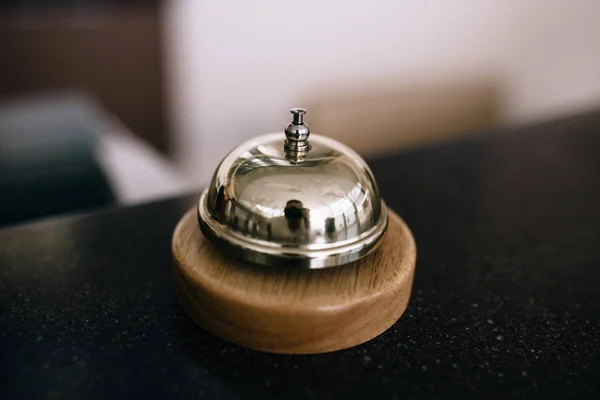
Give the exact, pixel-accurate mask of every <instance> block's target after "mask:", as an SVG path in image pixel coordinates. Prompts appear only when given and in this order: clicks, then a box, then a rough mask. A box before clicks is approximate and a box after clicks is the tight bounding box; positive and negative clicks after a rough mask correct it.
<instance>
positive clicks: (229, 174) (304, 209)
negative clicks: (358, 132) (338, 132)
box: [198, 109, 388, 268]
mask: <svg viewBox="0 0 600 400" xmlns="http://www.w3.org/2000/svg"><path fill="white" fill-rule="evenodd" d="M291 112H292V114H294V118H293V121H292V122H290V123H289V124H288V126H287V128H286V129H285V135H284V134H283V133H274V134H268V135H263V136H259V137H256V138H255V139H252V140H250V141H248V142H246V143H244V144H242V145H241V146H239V147H238V148H236V149H235V150H233V151H232V152H231V153H229V154H228V155H227V156H226V157H225V158H224V159H223V161H222V162H221V164H220V165H219V166H218V168H217V170H216V171H215V174H214V176H213V178H212V182H211V183H210V186H208V188H206V189H205V191H204V192H203V193H202V195H201V197H200V201H199V204H198V217H199V221H200V228H201V229H202V232H203V233H204V235H205V236H206V237H207V238H208V239H209V240H211V241H212V242H214V243H215V244H217V245H218V246H220V247H222V248H223V249H224V250H225V251H226V252H227V253H228V254H231V255H232V256H236V257H240V258H242V259H244V260H247V261H250V262H253V263H258V264H264V265H270V266H274V267H277V268H287V267H304V268H324V267H332V266H336V265H341V264H346V263H348V262H351V261H354V260H357V259H359V258H361V257H363V256H365V255H366V254H368V253H369V252H371V251H372V250H374V249H375V248H376V247H377V245H378V244H379V243H380V241H381V239H382V237H383V234H384V233H385V230H386V228H387V222H388V215H387V208H386V206H385V204H384V202H383V201H382V200H381V198H380V195H379V189H378V188H377V184H376V182H375V179H374V177H373V174H372V172H371V170H370V169H369V167H368V166H367V164H366V163H365V161H364V160H363V159H362V158H361V157H360V156H359V155H358V154H356V153H355V152H354V151H352V150H351V149H350V148H348V147H346V146H344V145H343V144H341V143H339V142H337V141H335V140H332V139H328V138H326V137H323V136H319V135H311V134H310V129H309V127H308V125H307V124H306V123H304V121H303V116H304V114H305V113H306V111H305V110H303V109H292V110H291ZM309 136H310V137H309Z"/></svg>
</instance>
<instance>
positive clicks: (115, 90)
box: [0, 0, 168, 153]
mask: <svg viewBox="0 0 600 400" xmlns="http://www.w3.org/2000/svg"><path fill="white" fill-rule="evenodd" d="M0 2H1V0H0ZM158 3H159V2H158V1H137V2H125V1H99V0H91V1H56V0H55V1H33V0H30V1H10V2H8V4H9V5H12V6H6V5H5V6H3V7H2V11H3V12H2V13H0V38H1V39H0V54H2V56H1V57H0V71H2V73H1V74H0V97H6V96H8V95H18V94H22V93H28V92H31V91H37V90H52V89H61V90H62V89H65V88H78V89H79V88H80V89H84V90H86V91H87V92H89V93H92V94H93V95H94V96H95V97H96V98H97V99H98V100H99V101H100V103H101V104H102V107H103V108H104V109H105V110H107V111H108V112H110V113H111V114H112V115H115V116H116V117H117V118H118V119H119V120H120V121H122V122H123V123H124V124H125V125H126V126H127V127H128V128H129V130H130V131H131V132H135V134H136V135H137V136H139V137H141V138H142V139H144V141H145V142H147V143H150V144H151V145H153V146H154V147H155V148H156V149H158V150H159V151H161V152H164V153H166V152H168V137H167V134H166V130H165V116H164V108H163V85H162V69H161V50H160V23H159V21H160V19H159V6H158Z"/></svg>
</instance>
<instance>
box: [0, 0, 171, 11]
mask: <svg viewBox="0 0 600 400" xmlns="http://www.w3.org/2000/svg"><path fill="white" fill-rule="evenodd" d="M159 3H161V0H0V10H2V9H4V10H6V9H8V10H14V9H24V8H26V9H31V8H34V7H35V8H52V7H66V6H68V7H71V8H82V7H97V6H106V5H119V6H127V5H128V6H137V5H156V4H159Z"/></svg>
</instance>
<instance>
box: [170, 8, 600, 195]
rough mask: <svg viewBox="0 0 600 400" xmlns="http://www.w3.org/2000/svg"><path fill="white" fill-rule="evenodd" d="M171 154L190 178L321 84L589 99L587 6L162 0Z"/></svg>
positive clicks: (560, 101) (591, 60)
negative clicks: (466, 88) (451, 87)
mask: <svg viewBox="0 0 600 400" xmlns="http://www.w3.org/2000/svg"><path fill="white" fill-rule="evenodd" d="M165 7H166V10H165V11H166V12H165V19H166V21H165V26H166V30H165V45H166V46H165V47H166V49H167V62H168V65H167V70H168V84H169V85H170V107H171V117H172V119H173V128H174V131H175V146H174V147H175V150H176V155H177V160H178V162H180V163H181V165H182V166H183V168H184V170H185V171H186V172H187V173H188V174H190V175H191V176H192V177H193V179H194V181H195V182H197V183H198V184H203V183H205V182H206V181H207V180H208V179H210V175H211V174H212V172H213V171H214V168H215V167H216V165H217V163H218V162H219V161H220V160H221V158H222V157H223V156H224V155H225V153H226V152H227V151H229V150H230V149H231V148H233V147H234V146H235V145H237V144H239V143H241V142H242V141H243V140H245V139H247V138H250V137H252V136H255V135H257V134H260V133H266V132H271V131H277V130H281V129H282V128H283V127H284V126H285V124H286V123H287V119H288V113H287V109H288V108H291V107H293V106H298V105H302V102H303V99H306V98H308V97H310V96H313V97H314V95H315V94H316V93H318V92H319V89H320V87H322V86H323V85H329V86H331V85H335V84H337V85H340V86H341V85H344V84H346V83H351V84H352V85H354V86H356V85H360V84H364V85H369V84H371V83H372V82H381V81H393V82H411V81H424V80H428V79H431V78H437V77H443V78H451V79H454V78H456V79H461V78H464V77H469V76H491V77H494V78H498V79H500V80H501V82H503V84H504V92H505V93H504V95H505V97H506V104H505V110H504V119H505V120H506V121H509V122H521V121H529V120H535V119H540V118H544V117H545V116H548V115H554V114H556V113H568V112H570V111H573V110H578V109H581V108H587V107H592V106H594V105H599V104H600V44H599V43H598V41H599V40H600V23H598V21H600V2H598V1H596V0H570V1H564V0H503V1H496V0H492V1H478V0H453V1H443V0H439V1H423V0H404V1H402V0H371V1H342V0H329V1H316V0H304V1H301V2H299V1H293V2H286V1H281V0H279V1H276V0H262V1H261V0H258V1H250V2H244V1H217V0H171V1H170V2H167V3H166V5H165Z"/></svg>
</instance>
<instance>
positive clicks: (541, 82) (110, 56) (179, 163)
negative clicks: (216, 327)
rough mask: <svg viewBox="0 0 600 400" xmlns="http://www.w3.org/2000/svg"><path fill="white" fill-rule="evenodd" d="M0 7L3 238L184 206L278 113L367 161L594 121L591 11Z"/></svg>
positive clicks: (405, 6)
mask: <svg viewBox="0 0 600 400" xmlns="http://www.w3.org/2000/svg"><path fill="white" fill-rule="evenodd" d="M0 4H1V6H0V226H2V225H4V226H7V225H11V224H16V223H20V222H23V221H29V220H32V219H35V218H41V217H46V216H50V215H59V214H65V213H72V212H75V211H82V210H89V209H95V208H99V207H110V206H115V205H132V204H138V203H142V202H147V201H153V200H158V199H161V198H166V197H172V196H175V195H178V194H182V193H189V192H192V191H198V190H200V188H202V186H204V185H206V184H207V182H208V181H209V179H210V177H211V175H212V172H213V171H214V169H215V167H216V165H217V164H218V163H219V161H220V160H221V159H222V157H223V156H224V155H225V154H226V153H227V152H228V151H229V150H231V149H232V148H233V147H235V146H237V145H239V144H240V143H242V142H243V141H244V140H246V139H249V138H251V137H253V136H256V135H259V134H262V133H268V132H275V131H282V130H283V128H284V127H285V125H286V123H287V122H288V120H289V118H290V117H289V114H288V109H289V108H292V107H298V106H300V107H304V108H307V109H308V115H307V122H308V123H309V124H310V126H311V130H312V131H313V132H316V133H322V134H325V135H327V136H331V137H334V138H336V139H338V140H340V141H342V142H344V143H346V144H348V145H350V146H351V147H353V148H354V149H355V150H357V151H358V152H359V153H361V154H362V155H363V156H365V157H366V158H367V159H369V158H373V157H378V156H381V155H383V154H386V153H397V152H401V151H405V150H406V149H411V148H415V147H419V146H427V145H430V144H432V143H435V142H439V141H445V140H456V139H459V138H465V137H470V136H476V135H483V134H485V132H490V131H491V130H492V128H493V127H495V126H497V125H510V124H529V123H534V122H536V121H541V120H548V119H555V118H560V117H563V116H568V115H573V114H577V113H582V112H586V111H588V110H592V109H596V108H600V46H598V43H597V41H598V38H600V24H598V21H600V3H599V2H597V1H595V0H572V1H568V2H566V1H562V0H529V1H522V0H521V1H518V0H505V1H502V2H499V1H494V2H481V1H477V0H455V1H452V2H447V1H442V0H439V1H422V0H404V1H394V0H372V1H369V2H367V1H355V2H346V1H344V2H342V1H340V0H332V1H328V2H322V1H314V0H305V1H300V2H298V1H295V2H285V1H274V0H264V1H258V2H242V1H216V0H163V1H159V0H154V1H151V0H147V1H142V0H140V1H117V0H71V1H67V0H63V1H59V0H45V1H42V0H11V1H1V0H0Z"/></svg>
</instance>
